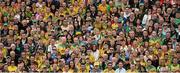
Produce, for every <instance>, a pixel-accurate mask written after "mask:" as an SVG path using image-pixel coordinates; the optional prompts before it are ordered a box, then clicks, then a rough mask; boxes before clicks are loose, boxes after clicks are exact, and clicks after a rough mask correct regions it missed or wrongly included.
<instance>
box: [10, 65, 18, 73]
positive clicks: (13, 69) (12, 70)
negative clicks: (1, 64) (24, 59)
mask: <svg viewBox="0 0 180 73" xmlns="http://www.w3.org/2000/svg"><path fill="white" fill-rule="evenodd" d="M16 70H17V67H16V66H8V71H9V72H15V71H16Z"/></svg>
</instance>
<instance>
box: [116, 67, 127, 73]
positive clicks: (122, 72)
mask: <svg viewBox="0 0 180 73" xmlns="http://www.w3.org/2000/svg"><path fill="white" fill-rule="evenodd" d="M115 73H126V70H125V69H124V68H122V69H119V68H118V69H116V70H115Z"/></svg>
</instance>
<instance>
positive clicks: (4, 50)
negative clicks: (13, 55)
mask: <svg viewBox="0 0 180 73" xmlns="http://www.w3.org/2000/svg"><path fill="white" fill-rule="evenodd" d="M2 54H3V57H4V58H6V55H7V49H6V48H2Z"/></svg>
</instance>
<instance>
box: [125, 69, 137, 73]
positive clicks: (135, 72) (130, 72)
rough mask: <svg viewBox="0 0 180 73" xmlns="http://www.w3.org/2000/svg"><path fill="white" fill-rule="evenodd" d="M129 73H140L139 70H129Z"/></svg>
mask: <svg viewBox="0 0 180 73" xmlns="http://www.w3.org/2000/svg"><path fill="white" fill-rule="evenodd" d="M127 73H138V71H137V70H135V71H132V70H130V69H129V70H127Z"/></svg>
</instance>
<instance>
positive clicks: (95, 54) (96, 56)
mask: <svg viewBox="0 0 180 73" xmlns="http://www.w3.org/2000/svg"><path fill="white" fill-rule="evenodd" d="M92 55H93V56H94V58H95V61H97V60H98V59H99V50H96V52H92Z"/></svg>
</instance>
